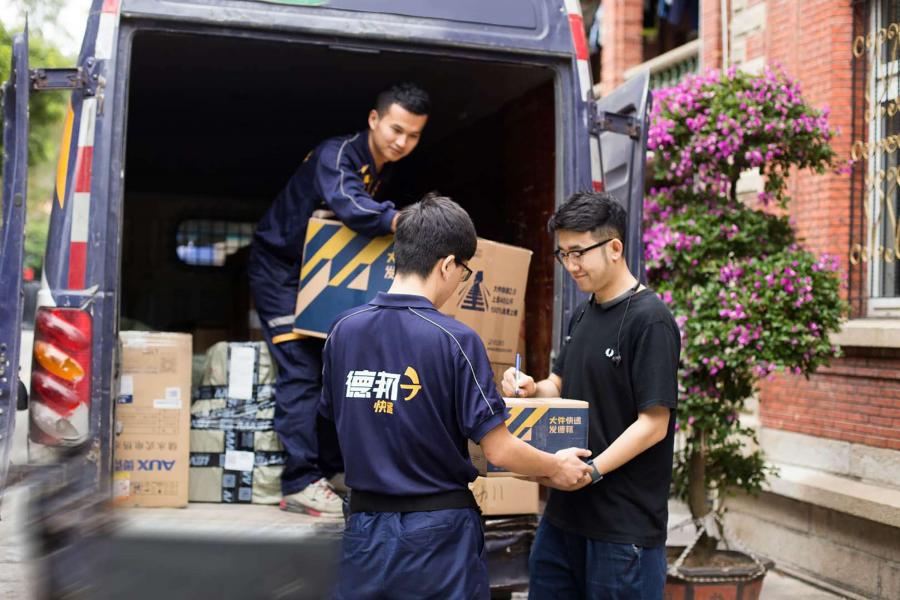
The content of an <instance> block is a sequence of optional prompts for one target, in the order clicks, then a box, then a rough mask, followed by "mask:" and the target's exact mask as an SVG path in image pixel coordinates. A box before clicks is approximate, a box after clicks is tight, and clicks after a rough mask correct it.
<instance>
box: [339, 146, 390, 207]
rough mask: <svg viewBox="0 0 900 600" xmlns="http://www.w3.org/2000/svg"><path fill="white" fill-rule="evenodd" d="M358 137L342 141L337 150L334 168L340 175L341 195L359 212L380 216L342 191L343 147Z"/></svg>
mask: <svg viewBox="0 0 900 600" xmlns="http://www.w3.org/2000/svg"><path fill="white" fill-rule="evenodd" d="M358 137H359V133H357V134H356V135H354V136H353V137H352V138H349V139H346V140H344V143H343V144H341V148H340V150H338V153H337V162H335V165H334V168H335V169H337V170H338V171H339V172H340V173H341V195H343V196H344V197H345V198H347V199H348V200H350V202H352V203H353V206H355V207H356V208H358V209H359V210H360V211H362V212H367V213H372V214H373V215H380V214H381V213H380V212H378V211H377V210H372V209H371V208H363V207H362V206H360V205H359V203H357V202H356V199H355V198H354V197H353V196H351V195H350V194H348V193H347V192H345V191H344V170H343V169H342V168H341V155H342V154H343V153H344V146H346V145H347V144H349V143H350V142H352V141H354V140H356V138H358Z"/></svg>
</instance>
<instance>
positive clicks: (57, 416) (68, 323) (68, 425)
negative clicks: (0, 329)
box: [29, 307, 93, 445]
mask: <svg viewBox="0 0 900 600" xmlns="http://www.w3.org/2000/svg"><path fill="white" fill-rule="evenodd" d="M92 329H93V323H92V319H91V315H90V314H88V313H87V312H85V311H83V310H80V309H77V308H55V307H41V308H39V309H38V313H37V316H36V317H35V321H34V361H33V362H32V365H33V367H32V371H31V401H30V404H31V407H32V409H31V411H30V412H31V414H32V418H31V424H30V428H29V429H30V432H29V436H30V438H31V440H32V441H34V442H37V443H40V444H44V445H71V444H77V443H79V442H81V441H83V440H84V439H85V438H86V437H87V434H88V418H87V416H88V414H89V408H90V386H91V340H92Z"/></svg>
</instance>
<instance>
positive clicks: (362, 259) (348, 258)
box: [294, 218, 394, 338]
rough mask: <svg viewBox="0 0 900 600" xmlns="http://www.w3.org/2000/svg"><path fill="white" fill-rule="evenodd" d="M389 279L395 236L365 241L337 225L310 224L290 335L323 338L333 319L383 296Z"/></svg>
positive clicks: (321, 221)
mask: <svg viewBox="0 0 900 600" xmlns="http://www.w3.org/2000/svg"><path fill="white" fill-rule="evenodd" d="M393 279H394V236H390V235H387V236H382V237H377V238H370V237H366V236H364V235H361V234H359V233H356V232H354V231H353V230H352V229H350V228H349V227H347V226H345V225H343V224H342V223H341V222H340V221H332V220H326V219H318V218H312V219H310V220H309V225H308V226H307V228H306V241H305V242H304V244H303V266H302V267H301V268H300V291H299V293H298V294H297V308H296V310H295V311H294V314H295V315H296V318H295V320H294V331H295V332H297V333H301V334H303V335H308V336H313V337H321V338H324V337H326V336H327V335H328V329H329V328H330V327H331V324H332V322H334V318H335V317H336V316H337V315H338V314H340V313H341V312H343V311H345V310H348V309H350V308H353V307H355V306H359V305H360V304H365V303H366V302H368V301H369V300H371V299H372V298H374V297H375V294H377V293H378V292H384V291H387V289H388V288H389V287H391V283H393Z"/></svg>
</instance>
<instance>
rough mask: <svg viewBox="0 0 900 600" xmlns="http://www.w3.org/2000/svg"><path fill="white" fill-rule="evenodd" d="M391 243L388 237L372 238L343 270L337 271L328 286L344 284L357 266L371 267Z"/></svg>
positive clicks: (391, 239)
mask: <svg viewBox="0 0 900 600" xmlns="http://www.w3.org/2000/svg"><path fill="white" fill-rule="evenodd" d="M393 241H394V240H393V238H391V237H388V236H384V237H377V238H374V239H373V240H372V241H371V242H369V243H368V244H366V247H365V248H363V249H362V250H360V251H359V253H358V254H357V255H356V256H354V257H353V259H352V260H350V262H348V263H347V264H346V265H344V268H343V269H341V270H340V271H338V274H337V275H335V276H334V277H333V278H332V279H331V281H329V282H328V285H332V286H335V285H341V284H342V283H344V280H345V279H347V278H348V277H350V275H351V273H353V271H354V270H355V269H356V267H358V266H359V265H371V264H372V263H373V262H375V259H376V258H378V257H379V256H381V254H382V253H383V252H384V251H385V250H387V249H388V246H390V245H391V243H392V242H393Z"/></svg>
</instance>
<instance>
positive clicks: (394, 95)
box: [375, 81, 431, 115]
mask: <svg viewBox="0 0 900 600" xmlns="http://www.w3.org/2000/svg"><path fill="white" fill-rule="evenodd" d="M391 104H399V105H400V106H401V107H403V108H405V109H406V110H408V111H409V112H411V113H412V114H414V115H427V114H428V113H429V112H430V111H431V98H430V97H429V96H428V92H426V91H425V90H423V89H422V88H421V87H420V86H418V85H416V84H415V83H412V82H409V81H405V82H403V83H397V84H395V85H392V86H391V87H389V88H388V89H386V90H384V91H383V92H381V93H380V94H378V98H376V99H375V110H377V111H378V114H379V115H384V113H386V112H387V111H388V109H390V107H391Z"/></svg>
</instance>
